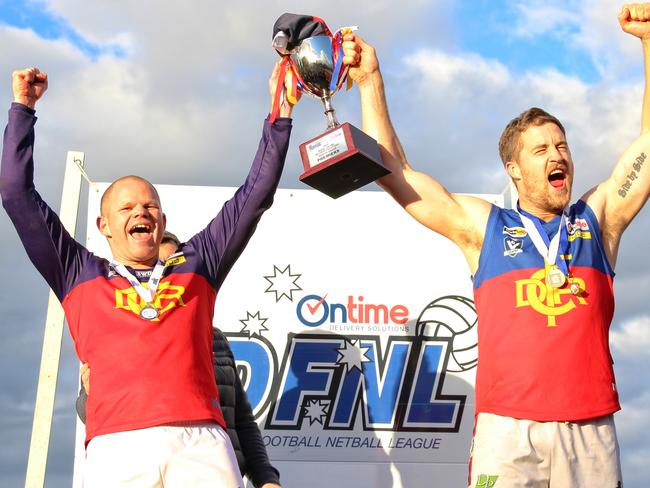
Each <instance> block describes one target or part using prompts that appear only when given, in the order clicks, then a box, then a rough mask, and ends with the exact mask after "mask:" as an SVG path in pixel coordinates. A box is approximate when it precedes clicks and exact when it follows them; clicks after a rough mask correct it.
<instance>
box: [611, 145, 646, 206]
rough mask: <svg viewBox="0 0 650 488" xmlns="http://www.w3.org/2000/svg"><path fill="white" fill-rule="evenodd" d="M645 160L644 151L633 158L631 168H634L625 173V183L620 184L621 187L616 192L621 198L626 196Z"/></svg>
mask: <svg viewBox="0 0 650 488" xmlns="http://www.w3.org/2000/svg"><path fill="white" fill-rule="evenodd" d="M645 160H646V155H645V153H641V154H639V155H638V156H637V157H636V159H635V160H634V163H633V164H632V168H634V169H633V170H632V171H631V172H630V174H628V175H627V180H625V183H623V184H622V185H621V188H620V189H619V190H618V194H619V195H620V196H621V198H625V197H626V196H627V192H628V191H630V188H632V183H633V182H634V180H636V179H637V178H638V177H639V175H638V173H639V172H640V171H641V168H642V167H643V164H644V163H645Z"/></svg>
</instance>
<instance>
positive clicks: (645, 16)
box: [618, 3, 650, 40]
mask: <svg viewBox="0 0 650 488" xmlns="http://www.w3.org/2000/svg"><path fill="white" fill-rule="evenodd" d="M618 22H619V24H621V29H623V31H624V32H627V33H628V34H632V35H633V36H635V37H638V38H639V39H641V40H650V3H629V4H626V5H623V8H622V9H621V13H620V14H618Z"/></svg>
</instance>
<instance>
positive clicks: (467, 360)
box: [415, 295, 478, 373]
mask: <svg viewBox="0 0 650 488" xmlns="http://www.w3.org/2000/svg"><path fill="white" fill-rule="evenodd" d="M476 321H477V319H476V308H474V302H473V301H472V300H470V299H469V298H465V297H462V296H457V295H449V296H444V297H440V298H437V299H435V300H434V301H432V302H431V303H430V304H429V305H427V306H426V307H425V308H424V310H422V312H421V313H420V316H419V317H418V320H417V323H416V325H415V334H416V335H417V336H420V337H432V338H436V339H451V343H450V347H451V353H450V355H449V362H448V363H447V371H450V372H455V373H459V372H461V371H467V370H470V369H472V368H473V367H475V366H476V364H477V362H478V336H477V334H476V328H475V327H474V326H475V325H476Z"/></svg>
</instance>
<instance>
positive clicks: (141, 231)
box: [129, 224, 153, 240]
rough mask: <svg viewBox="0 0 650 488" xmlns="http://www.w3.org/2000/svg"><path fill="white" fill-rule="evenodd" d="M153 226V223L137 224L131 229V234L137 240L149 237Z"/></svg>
mask: <svg viewBox="0 0 650 488" xmlns="http://www.w3.org/2000/svg"><path fill="white" fill-rule="evenodd" d="M152 231H153V228H152V226H151V224H135V225H134V226H133V227H131V228H130V229H129V235H130V236H131V237H132V238H133V239H136V240H144V239H149V238H150V237H151V234H152Z"/></svg>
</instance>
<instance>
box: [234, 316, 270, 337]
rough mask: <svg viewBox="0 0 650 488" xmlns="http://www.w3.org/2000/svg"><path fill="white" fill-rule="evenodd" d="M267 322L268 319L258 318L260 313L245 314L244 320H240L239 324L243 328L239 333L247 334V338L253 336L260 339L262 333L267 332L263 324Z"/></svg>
mask: <svg viewBox="0 0 650 488" xmlns="http://www.w3.org/2000/svg"><path fill="white" fill-rule="evenodd" d="M267 320H268V319H263V318H262V317H260V312H255V314H251V313H250V312H246V318H245V319H243V320H240V322H241V323H242V324H244V328H243V329H242V330H241V332H246V333H248V337H253V336H254V335H256V336H259V337H262V332H263V331H265V330H269V329H267V328H266V327H265V326H264V323H265V322H266V321H267Z"/></svg>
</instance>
